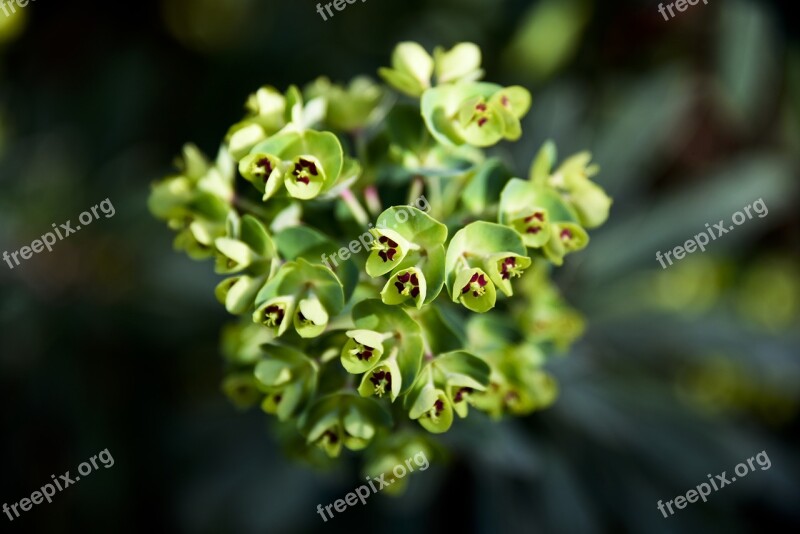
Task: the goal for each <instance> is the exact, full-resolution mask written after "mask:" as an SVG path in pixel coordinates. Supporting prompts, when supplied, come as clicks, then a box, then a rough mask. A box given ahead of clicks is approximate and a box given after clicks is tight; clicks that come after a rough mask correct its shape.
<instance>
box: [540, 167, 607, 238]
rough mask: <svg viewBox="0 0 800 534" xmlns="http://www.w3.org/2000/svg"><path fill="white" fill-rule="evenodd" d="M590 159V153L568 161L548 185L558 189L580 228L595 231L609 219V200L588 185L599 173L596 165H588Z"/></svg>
mask: <svg viewBox="0 0 800 534" xmlns="http://www.w3.org/2000/svg"><path fill="white" fill-rule="evenodd" d="M591 159H592V155H591V154H590V153H589V152H581V153H579V154H575V155H574V156H572V157H570V158H567V159H566V160H565V161H564V162H563V163H562V164H561V165H560V166H559V167H558V169H556V171H555V172H554V173H553V174H552V175H551V176H550V177H549V178H548V184H549V185H551V186H552V187H555V188H556V189H558V190H559V191H560V192H561V193H562V195H563V197H564V200H566V201H567V202H568V203H569V204H570V205H571V206H572V207H573V208H574V209H575V211H576V212H577V214H578V218H579V220H580V223H581V225H583V226H584V227H586V228H597V227H598V226H600V225H602V224H603V223H604V222H605V221H606V220H607V219H608V213H609V210H610V209H611V203H612V200H611V198H610V197H609V196H608V195H607V194H606V192H605V191H604V190H603V188H602V187H600V186H599V185H597V184H596V183H594V182H592V181H591V177H592V176H594V175H596V174H597V173H598V172H600V167H598V166H597V165H589V162H590V161H591Z"/></svg>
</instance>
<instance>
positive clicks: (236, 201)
mask: <svg viewBox="0 0 800 534" xmlns="http://www.w3.org/2000/svg"><path fill="white" fill-rule="evenodd" d="M233 205H234V206H235V207H236V208H237V209H239V211H245V212H248V213H250V214H251V215H256V216H257V217H260V218H262V219H264V220H266V221H268V220H270V218H271V217H270V216H269V213H267V211H266V210H265V209H264V207H263V206H261V205H259V204H256V203H255V202H252V201H251V200H248V199H246V198H243V197H240V196H239V195H234V197H233Z"/></svg>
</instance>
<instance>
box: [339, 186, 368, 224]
mask: <svg viewBox="0 0 800 534" xmlns="http://www.w3.org/2000/svg"><path fill="white" fill-rule="evenodd" d="M340 196H341V197H342V200H344V203H345V205H346V206H347V208H348V209H349V210H350V213H351V214H352V215H353V218H354V219H355V220H356V221H357V222H358V223H359V224H360V225H362V226H367V225H368V224H369V215H367V212H366V210H364V208H363V207H362V206H361V203H360V202H359V201H358V199H356V197H355V195H354V194H353V192H352V191H350V190H349V189H345V190H343V191H342V192H341V193H340Z"/></svg>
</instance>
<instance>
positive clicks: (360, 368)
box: [341, 330, 385, 374]
mask: <svg viewBox="0 0 800 534" xmlns="http://www.w3.org/2000/svg"><path fill="white" fill-rule="evenodd" d="M347 337H349V338H350V339H348V340H347V343H345V345H344V347H342V355H341V359H342V366H343V367H344V368H345V369H346V370H347V372H349V373H353V374H360V373H363V372H364V371H366V370H367V369H369V368H371V367H373V366H374V365H375V363H376V362H378V361H380V359H381V356H382V355H383V340H384V338H385V336H384V334H381V333H379V332H374V331H372V330H348V331H347Z"/></svg>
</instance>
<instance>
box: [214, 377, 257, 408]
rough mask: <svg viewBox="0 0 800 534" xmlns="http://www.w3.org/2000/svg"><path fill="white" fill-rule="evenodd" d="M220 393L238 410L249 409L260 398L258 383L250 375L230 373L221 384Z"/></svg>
mask: <svg viewBox="0 0 800 534" xmlns="http://www.w3.org/2000/svg"><path fill="white" fill-rule="evenodd" d="M222 391H224V392H225V395H227V396H228V398H229V399H230V400H231V402H233V404H234V405H235V406H236V407H237V408H239V409H244V408H249V407H250V406H253V405H254V404H255V403H256V402H258V399H260V398H261V392H260V391H259V389H258V382H257V381H256V379H255V378H254V377H253V375H252V374H251V373H232V374H229V375H228V376H226V377H225V380H224V381H223V382H222Z"/></svg>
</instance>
